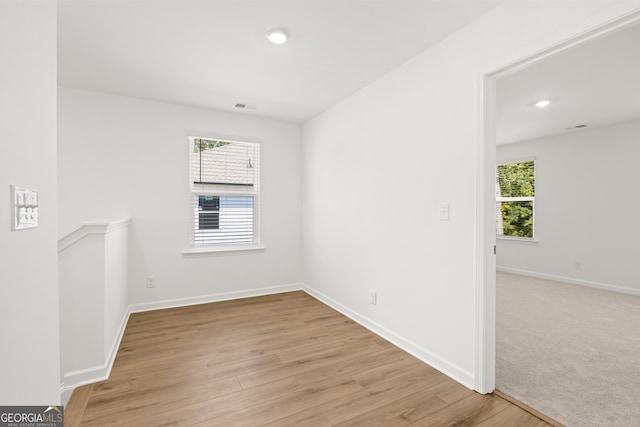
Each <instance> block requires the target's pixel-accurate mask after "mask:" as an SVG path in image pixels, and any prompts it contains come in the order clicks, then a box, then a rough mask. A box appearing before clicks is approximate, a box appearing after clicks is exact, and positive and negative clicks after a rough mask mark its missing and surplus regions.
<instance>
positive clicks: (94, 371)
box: [60, 283, 303, 406]
mask: <svg viewBox="0 0 640 427" xmlns="http://www.w3.org/2000/svg"><path fill="white" fill-rule="evenodd" d="M302 287H303V284H302V283H293V284H289V285H281V286H271V287H267V288H256V289H249V290H246V291H238V292H224V293H219V294H212V295H204V296H200V297H192V298H179V299H174V300H165V301H156V302H150V303H142V304H132V305H129V307H127V311H126V312H125V314H124V316H123V318H122V322H121V323H120V327H119V328H118V333H117V334H116V337H115V339H114V340H113V344H112V345H111V349H110V351H109V354H108V357H107V358H106V360H105V363H104V364H103V365H100V366H93V367H90V368H86V369H80V370H77V371H72V372H65V373H64V376H63V377H64V382H63V383H62V384H61V386H60V399H61V401H62V405H63V406H64V405H66V404H67V403H68V402H69V399H70V398H71V393H73V390H74V389H75V388H76V387H80V386H83V385H87V384H92V383H97V382H100V381H105V380H107V379H108V378H109V375H110V374H111V368H112V367H113V363H114V362H115V360H116V355H117V354H118V349H119V348H120V342H121V341H122V336H123V335H124V331H125V328H126V326H127V322H128V321H129V317H130V315H131V314H132V313H140V312H143V311H150V310H160V309H163V308H174V307H184V306H189V305H196V304H206V303H210V302H218V301H227V300H232V299H240V298H249V297H257V296H262V295H272V294H279V293H283V292H291V291H299V290H302Z"/></svg>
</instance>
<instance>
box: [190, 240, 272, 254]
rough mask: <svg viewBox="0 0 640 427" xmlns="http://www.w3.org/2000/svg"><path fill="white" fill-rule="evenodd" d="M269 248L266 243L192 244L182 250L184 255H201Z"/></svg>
mask: <svg viewBox="0 0 640 427" xmlns="http://www.w3.org/2000/svg"><path fill="white" fill-rule="evenodd" d="M265 249H267V246H266V245H265V244H264V243H259V244H254V245H234V246H228V245H227V246H222V245H221V246H190V247H188V248H185V249H184V250H183V251H182V254H183V255H184V256H199V255H209V256H216V255H241V254H252V253H261V252H264V250H265Z"/></svg>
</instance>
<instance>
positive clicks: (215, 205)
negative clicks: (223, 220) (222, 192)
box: [196, 196, 220, 230]
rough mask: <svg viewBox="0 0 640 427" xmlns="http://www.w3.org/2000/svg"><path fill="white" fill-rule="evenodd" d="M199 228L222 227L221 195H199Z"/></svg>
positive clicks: (197, 225) (211, 228)
mask: <svg viewBox="0 0 640 427" xmlns="http://www.w3.org/2000/svg"><path fill="white" fill-rule="evenodd" d="M196 227H197V228H198V230H217V229H219V228H220V197H218V196H198V222H197V224H196Z"/></svg>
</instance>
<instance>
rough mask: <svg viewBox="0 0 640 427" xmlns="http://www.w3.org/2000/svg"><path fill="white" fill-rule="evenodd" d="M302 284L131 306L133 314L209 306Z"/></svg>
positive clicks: (291, 289)
mask: <svg viewBox="0 0 640 427" xmlns="http://www.w3.org/2000/svg"><path fill="white" fill-rule="evenodd" d="M302 287H303V285H302V283H292V284H289V285H280V286H270V287H267V288H256V289H248V290H246V291H236V292H222V293H219V294H211V295H203V296H199V297H189V298H177V299H172V300H164V301H154V302H145V303H141V304H132V305H130V306H129V311H130V312H131V313H140V312H143V311H151V310H161V309H164V308H175V307H186V306H189V305H198V304H207V303H211V302H219V301H228V300H234V299H240V298H250V297H259V296H262V295H272V294H280V293H283V292H292V291H300V290H302Z"/></svg>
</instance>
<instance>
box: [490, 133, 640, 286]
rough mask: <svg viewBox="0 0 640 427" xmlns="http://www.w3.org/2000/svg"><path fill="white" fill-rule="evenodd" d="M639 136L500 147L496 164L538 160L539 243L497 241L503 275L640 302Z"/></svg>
mask: <svg viewBox="0 0 640 427" xmlns="http://www.w3.org/2000/svg"><path fill="white" fill-rule="evenodd" d="M639 135H640V121H636V122H630V123H624V124H619V125H615V126H607V127H602V128H598V129H592V130H584V131H581V132H572V133H568V134H566V135H561V136H556V137H550V138H543V139H538V140H534V141H527V142H521V143H516V144H507V145H500V146H498V148H497V158H498V160H503V161H509V160H511V159H522V158H535V159H536V212H535V215H536V216H535V237H536V239H535V240H537V241H538V244H537V245H523V244H518V243H513V242H509V241H504V240H499V241H498V258H497V264H498V267H499V268H501V269H505V270H508V271H514V272H519V273H525V274H534V275H539V276H540V275H541V276H543V277H548V278H552V279H553V278H555V279H558V280H569V281H572V282H574V283H583V284H586V285H592V286H600V287H604V288H608V289H611V290H622V291H627V292H632V293H634V291H635V293H637V294H640V272H638V270H637V269H636V268H635V266H636V263H637V262H638V249H637V242H638V241H639V240H640V228H639V227H638V226H637V218H638V212H640V199H639V198H638V197H636V194H635V193H636V192H637V189H638V183H639V182H640V180H639V178H638V158H640V145H639V144H638V136H639ZM576 261H581V262H582V266H583V269H582V270H577V269H576V268H575V264H576Z"/></svg>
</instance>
